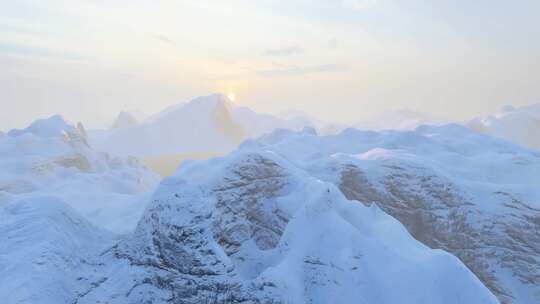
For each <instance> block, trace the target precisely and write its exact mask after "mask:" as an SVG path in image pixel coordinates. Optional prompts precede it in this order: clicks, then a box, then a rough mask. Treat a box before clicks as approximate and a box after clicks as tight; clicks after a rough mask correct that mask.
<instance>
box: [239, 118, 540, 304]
mask: <svg viewBox="0 0 540 304" xmlns="http://www.w3.org/2000/svg"><path fill="white" fill-rule="evenodd" d="M241 149H242V150H252V149H253V150H257V151H258V150H264V151H272V152H273V153H276V154H277V155H279V156H280V157H283V158H286V159H288V160H289V161H291V162H292V163H293V164H294V166H295V167H297V168H301V169H302V170H306V171H307V172H309V173H310V174H311V175H312V176H315V177H317V178H319V179H321V180H324V181H326V182H330V183H332V184H334V185H336V186H337V187H339V189H340V190H341V191H342V192H343V194H344V195H345V196H346V197H347V198H348V199H356V200H359V201H361V202H363V203H365V204H366V205H369V204H370V203H371V202H375V203H376V204H378V205H379V206H380V207H381V209H382V210H384V211H385V212H387V213H388V214H390V215H392V216H393V217H395V218H396V219H397V220H399V221H400V222H401V223H403V225H404V226H405V227H406V228H407V230H408V231H409V232H410V233H411V234H412V235H413V236H414V237H415V238H416V239H417V240H419V241H421V242H422V243H424V244H425V245H427V246H429V247H431V248H440V249H444V250H446V251H449V252H451V253H453V254H454V255H456V256H457V257H458V258H459V259H460V260H461V261H462V262H463V263H465V264H466V265H467V266H468V268H469V269H471V270H472V271H473V272H474V273H475V274H476V275H477V277H479V278H480V279H481V280H482V282H483V283H484V284H485V285H486V286H487V287H488V288H490V289H491V291H492V292H493V293H494V294H496V295H497V297H498V298H499V300H500V301H501V302H502V303H537V302H540V288H539V286H540V235H539V234H538V231H540V221H539V219H540V188H538V182H539V181H540V153H538V152H535V151H534V150H528V149H525V148H522V147H519V146H516V145H513V144H511V143H509V142H507V141H503V140H498V139H495V138H492V137H487V136H484V135H480V134H477V133H475V132H472V131H470V130H468V129H467V128H465V127H461V126H458V125H445V126H440V127H432V126H421V127H419V128H417V129H416V130H415V131H384V132H373V131H359V130H353V129H349V130H345V131H344V132H342V133H341V134H339V135H336V136H324V137H321V136H316V135H315V134H314V132H313V131H311V132H302V133H292V132H287V131H280V132H274V133H273V134H271V135H268V136H264V137H262V138H260V139H259V140H255V141H249V142H246V143H244V144H243V145H242V147H241Z"/></svg>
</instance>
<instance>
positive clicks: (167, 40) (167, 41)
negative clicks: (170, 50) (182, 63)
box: [152, 34, 176, 46]
mask: <svg viewBox="0 0 540 304" xmlns="http://www.w3.org/2000/svg"><path fill="white" fill-rule="evenodd" d="M152 37H153V38H154V39H157V40H159V41H161V42H163V43H165V44H168V45H172V46H176V42H174V40H172V39H170V38H169V37H167V36H165V35H161V34H154V35H152Z"/></svg>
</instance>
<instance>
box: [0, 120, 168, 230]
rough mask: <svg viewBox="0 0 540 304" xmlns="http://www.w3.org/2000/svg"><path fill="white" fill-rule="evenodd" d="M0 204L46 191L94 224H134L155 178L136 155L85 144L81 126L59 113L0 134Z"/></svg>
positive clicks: (123, 227) (115, 226) (121, 227)
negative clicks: (117, 153)
mask: <svg viewBox="0 0 540 304" xmlns="http://www.w3.org/2000/svg"><path fill="white" fill-rule="evenodd" d="M0 169H1V170H0V204H9V203H11V202H14V201H19V200H32V199H33V198H34V197H42V196H50V197H54V198H56V199H57V200H60V201H63V202H64V203H66V204H68V205H69V206H71V207H72V208H74V209H75V210H77V211H78V212H79V213H81V214H82V215H83V216H84V217H86V218H88V219H89V220H90V221H91V222H93V223H94V224H96V225H98V226H101V227H104V228H107V229H110V230H112V231H116V232H125V231H129V230H131V229H133V228H134V226H135V223H136V222H137V220H138V218H139V217H140V215H141V213H142V211H143V210H144V206H145V203H146V201H147V196H148V195H149V192H150V191H152V190H153V189H154V187H155V186H156V185H157V183H158V182H159V178H158V177H157V176H156V175H155V174H153V173H151V172H150V171H148V170H146V169H145V168H144V167H142V166H141V165H140V164H139V163H138V162H137V160H136V159H133V158H127V159H126V158H118V157H111V156H109V155H108V154H105V153H100V152H97V151H96V150H94V149H93V148H91V147H90V146H89V145H88V143H87V135H86V132H85V130H84V128H83V126H82V124H80V123H79V124H78V125H77V126H74V125H72V124H69V123H67V122H66V121H65V120H64V119H63V118H62V117H61V116H53V117H51V118H48V119H41V120H38V121H36V122H34V123H33V124H31V125H30V126H29V127H28V128H26V129H23V130H12V131H10V132H8V134H7V135H5V136H2V137H0Z"/></svg>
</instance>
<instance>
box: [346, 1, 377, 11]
mask: <svg viewBox="0 0 540 304" xmlns="http://www.w3.org/2000/svg"><path fill="white" fill-rule="evenodd" d="M376 2H377V0H342V1H341V4H342V5H343V6H344V7H347V8H352V9H364V8H366V7H369V6H371V5H373V4H375V3H376Z"/></svg>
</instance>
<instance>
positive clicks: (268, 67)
mask: <svg viewBox="0 0 540 304" xmlns="http://www.w3.org/2000/svg"><path fill="white" fill-rule="evenodd" d="M539 11H540V4H539V2H538V1H532V0H530V1H512V2H510V1H503V0H495V1H487V0H480V1H474V3H471V1H465V0H458V1H422V0H403V1H397V0H344V1H340V0H335V1H331V0H314V1H308V0H291V1H286V2H285V1H276V0H260V1H247V0H230V1H217V0H214V1H212V0H199V1H195V0H184V1H181V0H177V1H174V0H163V1H152V0H135V1H127V0H121V1H105V0H70V1H67V0H63V1H62V0H48V1H38V0H20V1H1V0H0V90H1V92H2V93H3V94H2V97H1V98H0V106H2V109H3V111H1V112H0V129H4V130H5V129H10V128H13V127H22V126H24V125H25V124H27V123H29V122H30V121H32V120H33V119H35V118H38V117H43V116H48V115H52V114H56V113H60V114H63V115H64V116H66V117H67V118H68V119H70V120H74V121H75V120H82V121H83V122H85V123H86V124H88V125H89V126H91V127H100V126H106V125H107V124H108V123H110V121H111V120H112V119H113V117H114V116H115V115H116V114H117V113H118V112H119V111H120V110H135V109H138V110H142V111H144V112H146V113H153V112H157V111H159V110H161V109H163V108H165V107H166V106H168V105H170V104H172V103H177V102H182V101H186V100H189V99H190V98H193V97H196V96H198V95H207V94H209V93H213V92H224V93H235V94H236V96H237V102H238V103H239V104H242V105H245V106H249V107H251V108H253V109H255V110H259V111H264V112H280V111H286V110H302V111H306V112H308V113H311V114H313V115H315V116H317V117H320V118H322V119H326V120H331V121H338V122H352V121H359V120H363V119H367V118H369V117H370V116H372V115H374V114H375V113H377V112H381V111H386V110H393V109H402V108H407V109H411V110H416V111H421V112H428V113H432V114H434V115H438V116H441V115H442V116H446V117H449V118H452V119H466V118H469V117H471V116H474V115H477V114H480V113H485V112H491V111H494V110H496V109H497V108H498V107H500V106H501V105H503V104H514V105H522V104H529V103H533V102H540V85H539V84H540V55H539V54H540V41H539V39H538V37H540V21H538V18H537V14H538V12H539Z"/></svg>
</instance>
